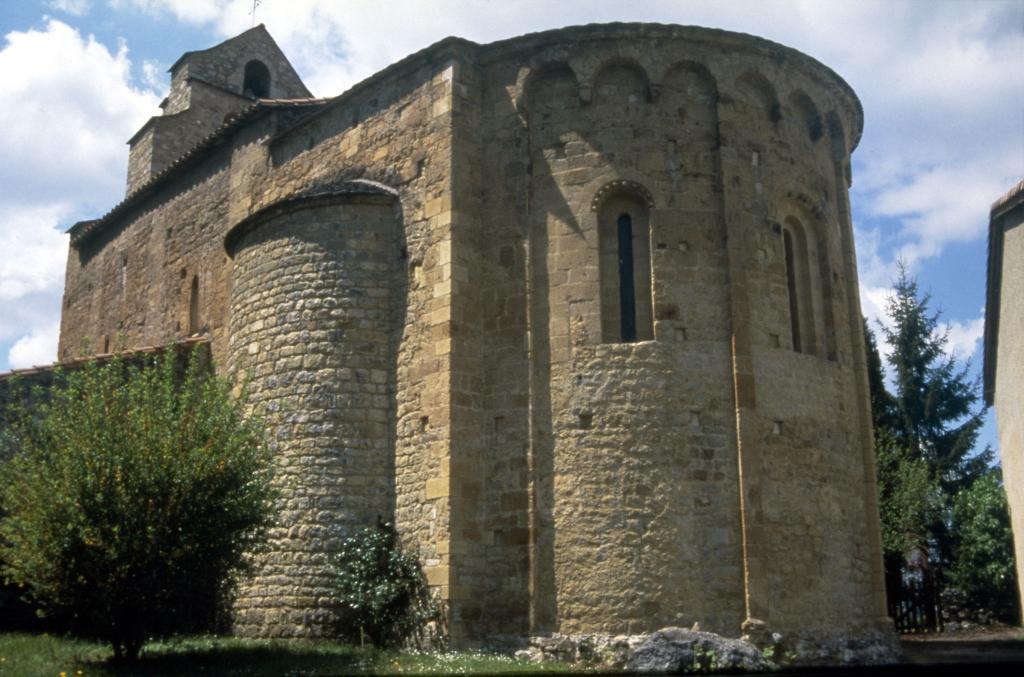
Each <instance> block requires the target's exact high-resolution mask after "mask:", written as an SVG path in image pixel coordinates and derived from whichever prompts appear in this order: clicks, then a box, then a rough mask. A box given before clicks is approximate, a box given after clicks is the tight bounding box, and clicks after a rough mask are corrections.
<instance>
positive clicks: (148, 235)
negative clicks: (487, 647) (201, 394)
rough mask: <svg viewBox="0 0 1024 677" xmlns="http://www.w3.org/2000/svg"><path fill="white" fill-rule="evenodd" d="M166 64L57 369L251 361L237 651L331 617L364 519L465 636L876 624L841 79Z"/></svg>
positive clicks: (80, 246)
mask: <svg viewBox="0 0 1024 677" xmlns="http://www.w3.org/2000/svg"><path fill="white" fill-rule="evenodd" d="M171 74H172V82H171V88H170V93H169V94H168V96H167V98H166V99H165V100H164V102H163V104H162V108H163V114H162V115H159V116H157V117H154V118H152V119H151V120H149V122H147V123H146V124H145V125H143V127H142V128H141V129H140V130H139V131H138V133H137V134H135V136H134V137H132V139H131V140H130V142H129V144H130V151H129V158H130V160H129V170H128V182H127V193H126V197H125V198H124V200H123V201H121V202H120V203H119V204H117V205H116V206H114V207H113V208H112V209H111V210H110V211H109V212H108V213H107V214H106V215H104V216H102V217H100V218H98V219H95V220H92V221H85V222H81V223H78V224H76V225H75V226H74V227H73V228H72V229H71V231H70V232H71V245H70V251H69V256H68V264H67V282H66V289H65V293H64V300H63V303H64V307H63V319H62V324H61V334H60V348H59V352H60V358H61V359H71V358H74V357H76V356H79V355H81V354H82V353H83V351H84V353H85V354H101V353H108V352H113V351H120V350H132V349H135V348H138V347H141V346H149V345H159V344H164V343H167V342H170V341H175V340H181V339H185V338H187V337H195V336H200V337H205V338H202V339H201V340H205V341H208V343H209V346H210V350H211V351H212V354H213V357H214V359H215V361H216V365H217V369H218V370H220V371H221V372H223V373H225V374H231V375H234V376H235V377H237V378H242V377H243V376H244V377H247V378H248V379H249V388H250V390H251V405H252V406H253V407H254V408H255V409H256V410H257V411H259V412H260V413H261V414H262V416H263V417H264V418H265V420H266V421H267V423H268V426H269V428H270V435H271V438H272V441H273V444H274V446H275V449H276V453H277V455H278V460H279V471H278V476H277V477H278V479H277V481H278V482H279V483H280V486H281V487H282V488H283V490H284V491H283V498H282V499H281V501H280V504H279V506H278V526H277V527H276V528H275V529H274V530H273V532H272V534H271V543H270V547H269V550H268V551H267V552H266V553H265V554H263V555H262V556H261V557H260V559H259V562H258V569H257V572H256V574H255V575H254V577H252V578H251V579H249V580H247V581H244V582H243V584H242V586H241V589H240V596H239V599H238V601H237V606H236V609H235V631H236V632H237V633H238V634H242V635H250V636H317V635H320V634H322V633H324V632H325V631H326V629H327V628H328V627H329V625H330V623H331V621H332V619H333V617H334V610H333V608H332V607H331V603H330V601H329V599H328V589H327V583H328V579H327V577H326V569H325V564H326V562H327V559H328V557H329V554H330V553H332V552H333V551H334V550H336V548H337V547H338V544H339V542H340V541H341V539H343V538H344V537H345V536H347V535H348V534H351V533H352V532H353V531H354V530H355V529H357V528H360V527H362V526H366V525H371V524H373V523H375V521H376V519H377V517H378V516H381V517H382V518H384V519H386V520H390V521H392V522H394V524H395V525H396V527H397V529H398V532H399V534H400V536H401V539H402V541H403V543H404V544H405V546H406V547H408V548H410V549H411V550H414V551H415V552H418V553H419V556H420V558H421V561H422V562H423V564H424V566H425V574H426V577H427V580H428V582H429V585H430V586H431V587H432V589H433V591H434V593H435V594H436V595H437V596H438V597H439V598H440V599H442V600H444V602H445V605H446V608H447V613H448V630H449V632H450V635H451V639H452V642H453V643H454V645H455V646H474V645H479V644H481V643H483V642H486V641H488V639H489V638H494V637H499V636H527V635H544V634H548V633H561V634H566V635H582V634H594V635H616V634H622V633H638V632H645V631H650V630H655V629H657V628H661V627H664V626H669V625H672V626H684V627H690V626H692V625H693V624H694V623H699V624H700V626H701V628H702V629H704V630H710V631H713V632H718V633H721V634H725V635H730V636H736V635H738V634H740V632H741V631H744V630H751V629H757V630H767V631H770V632H780V633H784V634H785V633H790V634H793V635H799V636H801V637H814V638H818V639H820V640H821V641H822V642H824V643H829V642H831V643H832V646H840V645H842V646H845V647H847V649H848V648H849V647H850V646H855V645H856V642H858V641H861V640H863V638H865V637H872V636H884V635H885V633H886V632H891V631H890V630H889V628H890V625H889V622H888V620H887V618H886V606H885V598H884V594H885V593H884V586H883V576H882V559H881V553H880V550H881V548H880V536H879V524H878V510H877V505H876V489H875V484H874V457H873V450H872V448H873V446H872V432H871V416H870V410H869V403H868V392H867V377H866V371H865V364H864V337H863V336H862V324H861V310H860V304H859V299H858V288H857V270H856V263H855V255H854V243H853V230H852V227H851V220H850V205H849V198H848V187H849V185H850V181H851V175H850V153H851V152H852V151H853V149H854V148H855V147H856V146H857V142H858V140H859V137H860V134H861V128H862V124H863V120H862V110H861V105H860V103H859V101H858V99H857V97H856V95H855V94H854V92H853V91H852V90H851V88H850V87H849V85H847V83H846V82H844V81H843V80H842V79H841V78H840V77H839V76H838V75H836V73H834V72H833V71H831V70H830V69H829V68H827V67H826V66H824V65H823V64H821V63H819V62H817V61H815V60H814V59H812V58H810V57H808V56H806V55H804V54H801V53H800V52H797V51H795V50H793V49H790V48H787V47H784V46H782V45H779V44H775V43H773V42H769V41H767V40H764V39H761V38H757V37H753V36H750V35H743V34H738V33H731V32H726V31H721V30H712V29H706V28H697V27H689V26H671V25H656V24H609V25H588V26H579V27H573V28H565V29H561V30H552V31H547V32H543V33H536V34H530V35H525V36H522V37H518V38H514V39H510V40H504V41H501V42H495V43H491V44H486V45H481V44H476V43H474V42H470V41H468V40H464V39H460V38H447V39H444V40H442V41H440V42H438V43H436V44H434V45H432V46H430V47H427V48H426V49H424V50H422V51H420V52H417V53H415V54H413V55H411V56H409V57H407V58H405V59H403V60H401V61H399V62H397V63H395V64H393V65H391V66H389V67H388V68H385V69H384V70H382V71H380V72H379V73H376V74H375V75H373V76H371V77H369V78H367V79H366V80H364V81H362V82H360V83H359V84H357V85H355V86H354V87H352V88H351V89H349V90H348V91H346V92H344V93H343V94H341V95H339V96H335V97H333V98H326V99H319V98H313V97H312V96H311V94H310V92H309V91H308V90H307V89H306V87H305V86H304V85H303V84H302V81H301V80H300V79H299V76H298V75H297V74H296V72H295V71H294V70H293V68H292V67H291V66H290V64H289V62H288V60H287V59H286V58H285V56H284V55H283V54H282V52H281V50H280V49H279V48H278V46H277V45H276V44H275V42H274V41H273V39H272V38H271V37H270V35H269V34H268V33H267V31H266V30H265V29H264V28H263V27H262V26H257V27H255V28H253V29H251V30H249V31H246V32H245V33H242V34H241V35H239V36H237V37H235V38H232V39H230V40H228V41H226V42H224V43H222V44H220V45H217V46H215V47H212V48H210V49H206V50H201V51H195V52H189V53H186V54H185V55H183V56H182V57H181V58H180V59H179V60H178V61H177V62H176V63H175V64H174V65H173V66H172V67H171ZM193 340H199V339H193Z"/></svg>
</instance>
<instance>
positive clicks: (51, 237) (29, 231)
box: [0, 204, 68, 304]
mask: <svg viewBox="0 0 1024 677" xmlns="http://www.w3.org/2000/svg"><path fill="white" fill-rule="evenodd" d="M67 211H68V208H67V206H65V205H58V206H51V207H19V206H9V205H3V204H0V251H2V252H17V256H10V255H7V256H3V257H0V304H2V303H5V302H9V301H14V300H17V299H19V298H21V297H23V296H27V295H28V294H32V293H36V292H45V291H49V290H52V289H54V288H55V287H59V286H60V285H61V282H62V280H63V277H64V261H65V258H66V257H67V236H66V235H65V234H64V233H62V232H60V230H58V228H57V226H58V224H59V223H60V222H61V220H62V219H63V218H64V217H65V216H66V214H67Z"/></svg>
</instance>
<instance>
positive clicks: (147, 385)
mask: <svg viewBox="0 0 1024 677" xmlns="http://www.w3.org/2000/svg"><path fill="white" fill-rule="evenodd" d="M182 361H183V360H182V359H180V358H179V357H178V352H177V351H175V350H174V349H172V348H168V349H167V350H165V351H163V353H162V355H161V356H159V357H156V358H147V360H146V361H134V362H126V361H122V360H112V361H110V362H108V363H105V364H98V363H91V364H89V365H87V366H85V367H84V368H81V369H77V370H74V371H69V372H66V373H61V374H58V375H57V378H56V379H55V383H54V385H53V386H52V389H51V391H50V393H49V395H50V397H49V400H48V401H46V402H44V403H41V404H40V405H39V407H38V409H37V410H36V411H35V412H34V413H33V414H31V415H25V416H22V417H20V418H19V419H18V420H17V421H15V423H14V425H13V426H12V432H13V434H14V436H15V442H16V444H15V451H14V455H13V457H12V458H11V459H10V460H9V461H8V462H6V463H4V464H3V467H2V468H0V505H2V506H3V508H4V511H5V514H4V515H3V517H2V519H0V561H2V562H3V566H4V573H5V574H6V577H7V578H8V580H11V581H13V582H15V583H17V584H20V585H23V586H25V587H26V588H28V589H29V590H30V591H31V594H32V595H33V596H34V598H35V599H36V600H37V601H38V602H39V603H40V604H41V605H42V606H43V608H44V609H46V610H47V611H48V612H49V613H51V614H54V615H57V616H60V617H62V618H65V619H67V621H68V622H69V623H70V624H71V626H72V629H73V630H75V631H76V632H78V633H80V634H86V635H92V636H96V637H99V638H101V639H104V640H107V641H109V642H110V643H111V644H112V645H113V648H114V653H115V657H116V658H117V659H128V660H133V659H135V658H137V657H138V654H139V651H140V649H141V647H142V644H143V642H144V641H145V640H146V639H147V638H148V637H151V636H158V635H167V634H171V633H175V632H182V631H195V630H199V629H204V628H209V626H210V624H211V623H212V622H213V619H214V618H215V615H216V609H217V605H218V603H221V604H223V602H224V601H225V600H226V595H227V594H228V593H229V588H230V580H231V578H232V574H234V573H235V572H238V571H239V570H240V569H241V567H242V566H243V561H244V555H245V553H246V552H248V551H251V550H253V549H254V548H255V547H256V546H257V545H258V544H259V543H261V541H262V539H263V536H264V533H265V530H266V528H267V527H268V525H269V520H270V511H271V505H272V499H273V494H272V490H271V485H270V467H271V465H270V458H269V455H268V451H267V446H266V444H265V442H264V436H263V433H262V431H261V429H260V428H259V427H258V425H257V424H256V423H255V422H254V421H252V420H249V419H246V418H245V417H244V416H243V412H242V408H241V406H240V404H239V402H238V401H237V400H235V399H234V398H232V396H231V390H230V385H229V384H228V383H227V382H225V381H224V380H223V379H220V378H217V377H214V376H212V375H211V374H209V371H208V369H207V368H206V367H205V366H204V361H203V360H202V359H201V358H200V356H199V353H198V352H196V351H194V352H193V354H192V355H191V358H190V359H189V360H188V363H187V366H184V367H183V365H182Z"/></svg>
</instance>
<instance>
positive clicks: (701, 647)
mask: <svg viewBox="0 0 1024 677" xmlns="http://www.w3.org/2000/svg"><path fill="white" fill-rule="evenodd" d="M492 648H495V649H499V650H504V651H512V652H514V653H515V656H516V657H517V658H525V659H528V660H531V661H534V662H538V663H539V662H544V661H560V662H564V663H589V664H592V665H597V666H601V667H605V668H612V669H619V670H623V669H625V670H630V671H635V672H659V673H660V672H719V671H721V672H768V671H771V670H776V669H779V668H786V667H809V666H855V665H893V664H897V663H900V662H902V659H903V657H902V651H901V650H900V645H899V639H898V637H897V636H896V634H895V633H894V632H892V631H891V630H886V629H884V628H883V629H866V630H860V631H855V632H854V631H850V632H838V631H837V632H816V633H793V634H782V633H778V632H775V633H763V634H759V635H758V636H757V637H752V636H751V635H749V634H748V635H744V636H742V637H740V638H739V639H732V638H728V637H723V636H721V635H717V634H714V633H711V632H701V631H700V630H698V629H696V628H694V629H691V630H687V629H684V628H677V627H668V628H663V629H661V630H658V631H657V632H653V633H649V634H642V635H561V634H552V635H545V636H535V637H530V638H528V639H523V638H518V639H517V638H506V639H505V640H499V641H498V642H497V643H496V644H495V645H493V646H492Z"/></svg>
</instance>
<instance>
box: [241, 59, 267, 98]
mask: <svg viewBox="0 0 1024 677" xmlns="http://www.w3.org/2000/svg"><path fill="white" fill-rule="evenodd" d="M236 82H237V80H236ZM242 94H243V95H244V96H248V97H250V98H253V99H269V98H270V69H269V68H267V66H266V64H264V63H263V62H262V61H256V60H253V61H250V62H249V63H247V64H245V79H244V81H243V84H242Z"/></svg>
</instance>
